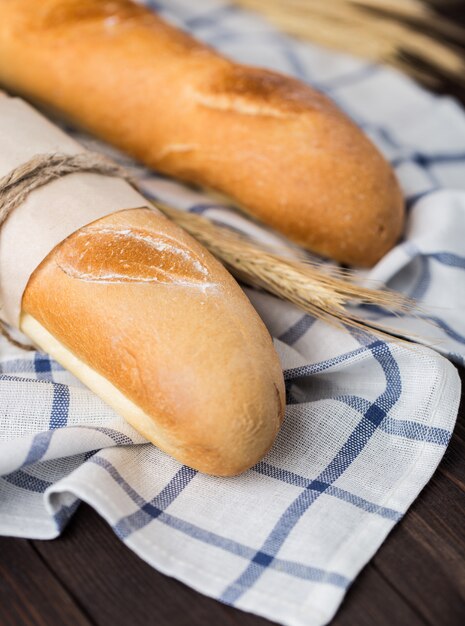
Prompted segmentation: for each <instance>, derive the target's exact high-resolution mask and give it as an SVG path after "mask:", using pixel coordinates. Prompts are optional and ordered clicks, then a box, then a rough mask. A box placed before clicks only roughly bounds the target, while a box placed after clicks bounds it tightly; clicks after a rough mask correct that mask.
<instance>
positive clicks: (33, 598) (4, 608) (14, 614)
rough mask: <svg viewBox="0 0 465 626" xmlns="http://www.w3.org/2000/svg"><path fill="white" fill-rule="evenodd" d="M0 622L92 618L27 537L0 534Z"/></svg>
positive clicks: (44, 625) (70, 623)
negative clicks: (1, 535) (57, 577)
mask: <svg viewBox="0 0 465 626" xmlns="http://www.w3.org/2000/svg"><path fill="white" fill-rule="evenodd" d="M68 566H69V567H72V561H71V562H70V563H69V564H68ZM0 624H1V625H2V626H52V625H54V624H56V625H57V626H58V625H59V626H91V625H92V622H91V621H90V620H89V619H88V618H87V617H86V615H85V613H84V612H83V611H82V610H81V609H80V608H79V606H78V605H77V604H76V602H75V601H74V599H73V598H72V597H71V596H70V594H69V593H68V592H67V591H66V590H65V588H64V587H63V585H62V584H61V583H60V582H59V581H58V580H57V579H56V577H55V576H54V575H53V574H52V573H51V572H50V570H49V569H48V567H47V566H46V565H45V564H44V563H43V561H42V559H41V558H40V556H39V555H38V554H37V553H36V551H35V550H34V548H33V546H32V545H31V544H30V543H29V542H28V541H27V540H25V539H8V538H0Z"/></svg>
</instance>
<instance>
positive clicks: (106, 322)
mask: <svg viewBox="0 0 465 626" xmlns="http://www.w3.org/2000/svg"><path fill="white" fill-rule="evenodd" d="M21 311H22V313H21V321H20V328H21V330H22V331H23V332H24V333H25V334H26V335H28V336H29V337H30V338H31V339H32V340H33V341H34V342H35V343H36V344H37V345H38V346H39V347H40V348H42V349H43V350H45V351H46V352H48V353H50V354H51V355H52V356H53V357H54V358H55V359H57V361H59V362H60V363H61V364H62V365H63V366H64V367H65V368H66V369H68V370H70V371H71V372H73V373H74V374H75V375H76V376H77V377H78V378H80V379H81V380H82V381H83V382H84V383H85V384H86V385H87V386H88V387H90V388H91V389H92V390H93V391H94V392H95V393H96V394H97V395H99V396H100V397H101V398H102V399H103V400H105V401H106V402H107V403H108V404H110V405H111V406H112V407H113V408H114V409H115V410H116V411H117V412H118V413H119V414H121V415H122V416H123V417H124V418H125V419H126V420H127V421H128V422H129V423H130V424H131V425H132V426H134V428H135V429H136V430H138V431H139V432H140V433H141V434H142V435H144V436H145V437H146V438H147V439H148V440H149V441H151V442H153V443H154V444H155V445H157V446H158V447H159V448H161V449H162V450H164V451H165V452H167V453H169V454H171V455H172V456H173V457H175V458H176V459H177V460H179V461H181V462H182V463H185V464H187V465H189V466H191V467H193V468H195V469H197V470H200V471H202V472H206V473H209V474H214V475H218V476H230V475H234V474H238V473H240V472H243V471H244V470H246V469H248V468H250V467H251V466H252V465H254V464H255V463H256V462H257V461H258V460H259V459H261V458H262V457H263V455H264V454H265V453H266V452H267V450H268V449H269V448H270V447H271V445H272V443H273V441H274V439H275V437H276V434H277V432H278V429H279V427H280V424H281V422H282V419H283V414H284V407H285V393H284V382H283V375H282V371H281V368H280V364H279V361H278V357H277V354H276V352H275V350H274V348H273V344H272V341H271V338H270V335H269V334H268V331H267V330H266V328H265V326H264V324H263V323H262V321H261V320H260V318H259V317H258V315H257V313H256V312H255V310H254V309H253V307H252V306H251V304H250V302H249V301H248V299H247V298H246V296H245V295H244V293H243V292H242V290H241V289H240V288H239V286H238V285H237V283H236V282H235V281H234V279H233V278H232V277H231V276H230V275H229V274H228V272H227V271H226V270H225V269H224V268H223V266H222V265H221V264H220V263H219V262H218V261H216V260H215V259H214V258H213V257H212V256H211V255H210V254H209V253H208V252H207V251H206V250H205V249H204V248H202V246H201V245H200V244H198V243H197V242H196V241H195V240H193V239H192V238H191V237H190V236H189V235H188V234H187V233H185V232H184V231H182V230H181V229H180V228H179V227H177V226H176V225H174V224H173V223H171V222H170V221H169V220H167V219H166V218H164V217H163V216H161V215H159V214H158V213H155V212H154V211H151V210H149V209H146V208H141V209H131V210H124V211H120V212H118V213H114V214H112V215H110V216H107V217H104V218H101V219H100V220H97V221H96V222H93V223H91V224H90V225H88V226H86V227H84V228H82V229H80V230H78V231H77V232H75V233H74V234H72V235H71V236H70V237H68V238H67V239H65V241H63V242H62V243H60V244H59V245H58V246H57V247H56V248H55V249H54V250H52V252H50V254H49V255H48V256H47V257H46V259H45V260H44V261H43V262H42V263H41V264H40V265H39V267H38V268H37V269H36V270H35V272H34V273H33V274H32V276H31V278H30V279H29V282H28V284H27V287H26V290H25V292H24V295H23V299H22V308H21Z"/></svg>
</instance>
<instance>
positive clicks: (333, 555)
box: [0, 0, 465, 626]
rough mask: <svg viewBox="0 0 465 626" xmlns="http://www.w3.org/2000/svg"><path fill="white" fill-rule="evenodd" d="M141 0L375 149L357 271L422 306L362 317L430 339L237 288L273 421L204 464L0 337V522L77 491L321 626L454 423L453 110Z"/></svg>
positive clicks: (463, 279) (18, 521) (240, 603)
mask: <svg viewBox="0 0 465 626" xmlns="http://www.w3.org/2000/svg"><path fill="white" fill-rule="evenodd" d="M151 4H154V5H155V3H151ZM154 9H156V10H159V11H161V13H162V14H164V15H165V16H167V17H168V18H169V19H172V20H174V21H175V22H177V23H180V24H181V25H182V26H184V27H185V28H187V29H188V30H190V31H192V32H193V33H194V34H195V35H197V36H198V37H200V38H202V39H204V40H205V41H207V42H209V43H211V44H212V45H214V46H217V47H218V48H220V49H221V50H223V51H224V52H225V53H227V54H229V55H231V56H233V57H235V58H237V59H240V60H242V61H247V62H249V63H255V64H258V65H265V66H269V67H273V68H276V69H279V70H282V71H285V72H288V73H291V74H294V75H297V76H298V77H299V78H301V79H303V80H305V81H308V82H309V83H311V84H313V85H315V86H317V87H319V88H320V89H322V90H323V91H325V92H327V93H329V94H330V95H331V96H332V97H333V98H334V99H335V100H336V101H337V102H338V103H339V105H340V106H341V107H342V108H343V109H345V110H346V111H347V112H348V113H349V114H350V115H351V116H352V117H353V118H354V119H355V120H356V121H357V122H358V123H359V124H360V125H361V126H362V127H363V129H364V130H365V132H367V133H368V134H369V135H370V137H371V138H372V139H373V140H374V141H375V143H377V144H378V146H379V147H380V148H381V150H382V151H383V152H384V153H385V154H386V156H387V157H388V158H389V159H390V161H391V162H392V164H393V165H394V167H395V168H396V171H397V174H398V176H399V178H400V180H401V182H402V185H403V188H404V191H405V194H406V197H407V203H408V209H409V222H408V226H407V231H406V234H405V239H404V241H403V242H402V243H401V244H400V245H399V246H397V248H396V249H395V250H393V251H392V252H391V253H389V254H388V255H387V256H386V257H385V258H384V259H383V260H382V261H381V262H380V263H379V264H378V266H377V267H376V268H375V269H374V270H373V271H372V272H371V276H373V277H376V278H378V279H381V280H383V281H384V282H386V283H388V284H389V285H390V286H391V287H394V288H397V289H400V290H401V291H403V292H405V293H409V294H411V295H414V296H415V297H417V298H418V299H419V300H420V301H422V302H423V303H424V312H423V313H422V315H421V316H420V317H418V318H415V319H413V318H401V319H390V318H389V319H387V318H386V313H385V312H383V311H381V310H374V309H370V310H369V309H365V310H363V311H362V312H363V314H365V315H366V316H368V317H370V318H376V319H382V321H388V322H389V323H390V324H391V325H397V326H398V327H399V328H401V329H402V331H403V332H404V333H408V332H412V333H417V334H419V335H421V336H422V337H426V336H429V337H430V338H433V339H434V347H435V351H433V350H431V349H429V348H426V347H420V346H418V347H415V348H406V347H405V346H404V345H399V344H388V343H386V342H384V341H381V340H379V339H377V338H375V337H373V336H369V335H367V334H364V333H360V332H357V333H355V332H353V333H343V332H341V331H338V330H336V329H333V328H329V327H327V326H326V325H325V324H323V323H321V322H316V321H315V320H314V319H313V318H311V317H309V316H308V315H302V313H300V312H299V311H298V310H296V309H295V308H294V307H292V306H290V305H288V304H286V303H283V302H280V301H278V300H276V299H275V298H273V297H271V296H268V295H265V294H262V293H258V292H254V291H253V290H250V291H248V294H249V296H250V298H251V300H252V302H253V304H254V305H255V306H256V307H257V309H258V311H259V313H260V314H261V315H262V317H263V319H264V320H265V322H266V324H267V325H268V328H269V329H270V331H271V333H272V335H273V336H274V337H275V345H276V348H277V349H278V351H279V353H280V356H281V359H282V364H283V368H284V372H285V378H286V381H287V391H288V407H287V414H286V420H285V423H284V426H283V428H282V431H281V433H280V435H279V437H278V440H277V442H276V445H275V446H274V447H273V449H272V450H271V452H270V453H269V454H268V455H267V457H266V458H265V459H264V460H263V461H262V462H261V463H259V464H258V465H257V466H256V467H254V468H253V469H252V470H250V471H248V472H246V473H245V474H243V475H242V476H238V477H235V478H213V477H210V476H204V475H201V474H198V473H197V472H195V471H193V470H192V469H190V468H188V467H182V466H181V465H180V464H179V463H177V462H176V461H174V460H173V459H171V458H169V457H168V456H166V455H165V454H163V453H162V452H160V451H159V450H157V449H156V448H155V447H153V446H152V445H150V444H145V443H144V441H143V439H142V438H141V437H140V436H139V435H138V434H137V433H136V432H135V431H134V430H132V429H131V428H130V427H129V426H128V425H126V424H125V423H124V421H123V420H121V419H120V418H119V417H118V416H117V415H115V414H114V413H113V412H112V411H111V410H110V409H109V408H108V407H107V406H105V405H104V404H103V402H101V401H100V400H99V399H98V398H96V397H95V396H94V395H93V394H92V393H91V392H89V391H88V390H87V389H85V388H84V387H83V386H82V385H81V384H80V383H79V382H78V381H77V380H75V379H74V378H73V377H72V376H71V375H70V374H68V373H67V372H65V371H63V370H62V368H61V367H60V366H59V365H57V364H56V363H55V362H53V361H51V360H50V359H49V358H48V357H47V356H46V355H44V354H39V353H33V354H32V356H31V354H30V353H24V352H21V351H20V350H16V349H14V348H11V347H10V346H8V345H7V344H6V343H5V342H3V343H2V344H1V345H0V348H1V351H0V365H1V371H2V373H1V375H0V475H1V478H0V533H2V534H4V535H15V536H21V537H34V538H44V539H46V538H52V537H56V536H57V535H59V534H60V532H61V531H62V529H63V528H64V526H65V525H66V523H67V521H68V520H69V519H70V517H71V516H72V514H73V512H74V511H75V510H76V508H77V506H78V505H79V502H80V501H81V500H83V501H86V502H88V503H89V504H90V505H91V506H93V507H94V508H95V509H96V510H97V511H98V512H99V513H100V514H101V515H102V516H103V517H104V518H105V519H106V520H107V521H108V522H109V524H111V526H112V528H113V529H114V531H115V532H116V533H117V535H118V536H119V537H120V538H121V540H122V541H124V542H125V543H126V544H127V545H128V546H129V547H130V548H131V549H132V550H134V551H135V552H136V553H137V554H139V555H140V556H141V557H142V558H143V559H144V560H146V561H147V562H148V563H150V564H152V565H153V566H154V567H156V568H157V569H159V570H161V571H162V572H165V573H167V574H169V575H171V576H175V577H176V578H179V579H180V580H183V581H184V582H186V583H187V584H189V585H191V586H192V587H194V588H195V589H198V590H199V591H201V592H202V593H205V594H208V595H210V596H213V597H215V598H217V599H218V600H220V601H222V602H226V603H229V604H232V605H233V606H236V607H239V608H241V609H244V610H247V611H252V612H254V613H258V614H260V615H263V616H266V617H268V618H270V619H272V620H275V621H277V622H281V623H283V624H289V625H293V626H303V625H322V624H325V623H327V622H328V621H329V620H330V619H331V617H332V616H333V615H334V613H335V611H336V609H337V607H338V606H339V604H340V602H341V600H342V598H343V596H344V593H345V591H346V589H347V587H348V586H349V585H350V583H351V582H352V580H353V579H354V577H355V576H356V575H357V573H358V572H359V571H360V569H361V568H362V566H363V565H364V564H365V563H366V562H367V561H368V560H369V559H370V557H371V556H372V555H373V554H374V552H375V551H376V550H377V549H378V548H379V546H380V545H381V543H382V542H383V540H384V538H385V537H386V535H387V534H388V533H389V531H390V530H391V529H392V527H393V525H394V524H395V523H396V522H397V521H399V520H400V519H401V517H402V515H403V514H404V513H405V511H406V510H407V508H408V507H409V505H410V504H411V502H412V501H413V500H414V499H415V498H416V496H417V495H418V493H419V492H420V490H421V489H422V487H423V486H424V485H425V483H426V482H427V481H428V479H429V478H430V476H431V475H432V473H433V471H434V470H435V468H436V466H437V464H438V463H439V461H440V459H441V457H442V455H443V453H444V450H445V448H446V446H447V443H448V441H449V438H450V435H451V431H452V429H453V426H454V421H455V417H456V413H457V407H458V401H459V390H460V383H459V379H458V376H457V373H456V370H455V368H454V366H453V365H452V364H451V363H450V362H449V361H448V360H446V358H444V357H443V356H440V354H439V353H438V350H439V351H441V352H443V353H444V354H446V355H448V356H449V357H450V358H451V359H452V360H455V361H456V362H459V363H461V364H463V363H464V357H465V317H464V316H463V314H462V311H463V307H464V305H465V254H464V252H465V251H464V246H465V244H464V242H465V192H464V191H463V189H464V187H465V116H464V115H463V113H462V111H461V110H460V107H459V106H458V105H457V104H456V103H455V102H454V101H453V100H451V99H449V98H443V97H436V96H432V95H430V94H428V93H426V92H425V91H423V90H421V89H420V88H418V87H417V86H415V85H414V84H413V83H412V82H411V81H410V80H408V79H407V78H405V77H403V76H401V75H399V74H398V73H396V72H394V71H392V70H388V69H383V68H380V67H377V66H373V65H367V64H366V63H363V62H360V61H356V60H354V59H352V58H348V57H345V56H340V55H336V54H334V53H329V52H327V51H325V50H322V49H319V48H315V47H312V46H310V45H306V44H303V43H298V42H295V41H292V40H290V39H288V38H286V37H284V36H282V35H280V34H278V33H277V32H276V31H275V30H273V29H272V28H271V27H270V26H268V25H266V24H265V23H264V22H263V21H262V20H260V19H259V18H258V17H255V16H252V15H250V14H247V13H244V12H243V11H241V10H239V9H237V8H235V7H233V6H230V5H224V4H220V3H219V2H216V1H215V2H213V1H212V0H197V1H196V2H195V3H193V2H188V1H187V0H184V2H180V1H176V2H175V1H173V0H171V1H170V2H168V0H166V1H164V2H160V3H158V2H157V3H156V6H154ZM93 147H94V148H95V143H94V144H93ZM100 147H101V146H100ZM134 171H136V172H137V174H138V175H139V177H140V178H141V180H142V181H143V184H144V186H145V189H146V190H147V192H149V193H152V194H153V195H154V196H157V197H159V198H161V199H164V200H166V201H169V202H172V203H173V204H176V205H178V206H180V207H183V208H186V209H189V210H192V211H196V212H204V213H205V214H206V215H207V216H209V217H211V218H212V219H217V220H221V221H223V222H227V223H230V224H233V225H234V226H236V227H237V228H243V229H245V230H248V231H249V232H252V233H253V234H255V235H257V236H258V237H261V238H268V239H270V238H271V237H272V235H270V234H269V233H267V232H265V230H262V229H259V228H258V227H257V226H255V225H253V226H252V225H251V224H249V223H248V222H247V221H246V220H245V219H244V218H242V217H240V216H238V215H236V214H234V213H233V211H231V210H230V209H229V208H228V207H224V206H220V205H218V204H216V203H214V202H213V201H212V200H211V199H209V198H208V197H206V196H204V195H200V194H198V193H196V192H194V191H191V190H188V189H186V188H183V187H182V186H180V185H178V184H176V183H174V182H172V181H169V180H167V179H165V178H162V177H160V176H157V175H155V174H153V173H149V172H147V171H146V170H144V169H143V168H137V167H135V170H134ZM461 189H462V191H461ZM427 318H432V319H434V320H435V321H436V326H435V327H433V326H432V325H431V323H429V322H428V319H427Z"/></svg>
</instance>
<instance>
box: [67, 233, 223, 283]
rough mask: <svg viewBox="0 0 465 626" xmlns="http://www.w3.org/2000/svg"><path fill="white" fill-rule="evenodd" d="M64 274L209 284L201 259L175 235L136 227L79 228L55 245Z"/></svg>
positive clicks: (90, 278)
mask: <svg viewBox="0 0 465 626" xmlns="http://www.w3.org/2000/svg"><path fill="white" fill-rule="evenodd" d="M55 261H56V263H57V265H58V267H59V268H60V269H61V270H63V272H65V273H66V274H67V275H68V276H70V277H72V278H77V279H79V280H84V281H88V282H105V283H124V282H130V283H161V284H165V285H168V284H175V285H184V286H192V287H195V286H198V287H200V286H202V287H206V286H213V284H214V283H211V282H210V280H209V277H210V276H209V271H208V269H207V267H206V266H205V265H204V263H203V262H202V261H201V260H200V259H199V258H198V256H197V255H196V254H195V253H193V252H192V251H191V250H189V249H188V248H186V247H184V246H183V245H182V244H180V243H179V242H178V241H176V240H175V239H173V238H171V237H169V236H166V235H159V234H154V233H151V232H148V231H145V230H138V229H132V228H131V229H121V230H119V229H113V228H100V229H96V228H83V229H81V230H79V231H77V232H76V233H74V234H73V235H71V236H70V237H68V239H66V240H65V241H64V242H63V243H62V244H61V245H60V247H59V248H58V250H57V253H56V256H55Z"/></svg>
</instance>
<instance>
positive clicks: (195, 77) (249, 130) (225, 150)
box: [0, 0, 403, 266]
mask: <svg viewBox="0 0 465 626" xmlns="http://www.w3.org/2000/svg"><path fill="white" fill-rule="evenodd" d="M0 83H1V84H3V85H4V86H5V87H7V88H8V89H9V90H12V91H14V92H16V93H20V94H23V95H25V96H29V97H31V98H33V99H34V100H36V101H40V102H42V103H43V104H45V105H47V106H49V107H53V108H54V109H56V110H57V111H59V112H60V113H61V114H64V115H65V116H66V117H67V118H69V119H70V120H72V121H73V122H75V123H77V124H78V125H80V126H82V127H84V128H86V129H88V130H89V131H91V132H93V133H95V134H96V135H98V136H99V137H101V138H103V139H105V140H107V141H109V142H110V143H113V144H114V145H116V146H117V147H119V148H121V149H123V150H125V151H127V152H129V153H130V154H132V155H133V156H134V157H136V158H137V159H140V160H141V161H143V162H144V163H146V164H147V165H148V166H150V167H153V168H156V169H157V170H159V171H160V172H164V173H166V174H169V175H171V176H175V177H179V178H181V179H183V180H186V181H190V182H193V183H196V184H198V185H201V186H205V187H207V188H212V189H215V190H217V191H219V192H221V193H222V194H225V195H226V196H228V197H230V198H232V199H233V200H234V201H235V202H236V203H237V204H238V205H239V206H241V207H242V208H243V209H244V210H245V211H247V212H248V213H250V215H252V216H254V217H256V218H257V219H259V220H262V221H263V222H266V223H267V224H269V225H271V226H272V227H274V228H276V229H277V230H279V231H281V232H282V233H284V234H285V235H287V236H288V237H289V238H291V239H292V240H294V241H295V242H297V243H299V244H301V245H303V246H305V247H307V248H309V249H310V250H313V251H315V252H318V253H321V254H323V255H326V256H329V257H332V258H334V259H337V260H339V261H342V262H344V263H349V264H355V265H367V266H368V265H372V264H373V263H375V262H376V261H377V260H378V259H380V258H381V257H382V256H383V255H384V254H385V253H386V252H387V251H388V250H389V248H391V247H392V245H393V244H394V243H395V242H396V240H397V238H398V237H399V235H400V233H401V230H402V225H403V202H402V198H401V193H400V190H399V186H398V184H397V182H396V179H395V177H394V174H393V172H392V170H391V168H390V167H389V165H388V164H387V163H386V161H385V160H384V159H383V157H382V156H381V155H380V153H379V152H378V151H377V150H376V148H375V147H374V146H373V145H372V144H371V143H370V141H369V140H368V139H367V138H366V137H365V136H364V135H363V134H362V133H361V131H360V130H359V129H358V128H357V127H356V126H355V125H354V124H353V123H352V122H351V121H349V119H348V118H347V117H346V116H345V115H344V114H343V113H341V111H339V110H338V109H337V107H336V106H335V105H334V104H333V103H332V102H331V101H330V100H329V99H328V98H326V97H325V96H323V95H322V94H320V93H318V92H317V91H315V90H314V89H311V88H310V87H308V86H306V85H304V84H303V83H301V82H299V81H297V80H294V79H292V78H288V77H285V76H282V75H280V74H278V73H275V72H271V71H268V70H264V69H257V68H254V67H247V66H244V65H239V64H236V63H233V62H231V61H229V60H228V59H226V58H224V57H222V56H220V55H219V54H217V53H216V52H215V51H214V50H212V49H211V48H209V47H207V46H205V45H203V44H201V43H199V42H196V41H195V40H194V39H192V38H191V37H189V36H188V35H187V34H185V33H183V32H181V31H180V30H177V29H175V28H174V27H172V26H170V25H168V24H166V23H164V22H163V21H162V20H161V19H159V18H158V17H157V16H156V15H154V14H153V13H152V12H151V11H149V10H148V9H146V8H144V7H142V6H139V5H137V4H135V3H133V2H130V1H129V0H112V1H111V2H102V1H100V0H41V1H40V2H31V0H7V1H3V2H0Z"/></svg>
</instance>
